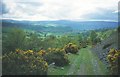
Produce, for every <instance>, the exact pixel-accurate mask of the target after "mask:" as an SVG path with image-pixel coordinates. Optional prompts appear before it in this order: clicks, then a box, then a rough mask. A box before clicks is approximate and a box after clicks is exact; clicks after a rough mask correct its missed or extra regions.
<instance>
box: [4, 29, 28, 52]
mask: <svg viewBox="0 0 120 77" xmlns="http://www.w3.org/2000/svg"><path fill="white" fill-rule="evenodd" d="M25 37H26V35H25V32H24V31H23V30H21V29H17V28H15V29H14V28H13V29H11V30H10V31H9V33H6V34H5V35H4V37H3V38H2V39H3V43H2V44H3V54H4V53H8V52H10V51H15V49H16V48H21V49H23V48H24V47H25Z"/></svg>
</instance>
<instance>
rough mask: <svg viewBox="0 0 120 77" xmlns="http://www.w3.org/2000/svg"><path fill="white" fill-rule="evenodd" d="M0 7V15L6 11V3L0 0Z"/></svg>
mask: <svg viewBox="0 0 120 77" xmlns="http://www.w3.org/2000/svg"><path fill="white" fill-rule="evenodd" d="M0 7H1V8H0V15H1V14H6V13H8V9H7V8H6V5H5V4H4V3H3V2H2V1H0Z"/></svg>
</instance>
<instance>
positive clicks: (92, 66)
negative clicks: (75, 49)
mask: <svg viewBox="0 0 120 77" xmlns="http://www.w3.org/2000/svg"><path fill="white" fill-rule="evenodd" d="M69 60H70V62H71V63H70V65H69V66H65V67H63V68H64V69H63V70H61V68H60V67H58V68H50V69H49V71H52V70H53V72H48V75H106V74H107V73H106V72H107V69H106V66H105V65H104V64H103V63H102V62H101V61H100V60H99V59H98V57H97V56H96V55H95V54H94V53H93V52H92V51H90V47H87V48H83V49H81V50H80V51H79V53H78V55H75V54H70V55H69Z"/></svg>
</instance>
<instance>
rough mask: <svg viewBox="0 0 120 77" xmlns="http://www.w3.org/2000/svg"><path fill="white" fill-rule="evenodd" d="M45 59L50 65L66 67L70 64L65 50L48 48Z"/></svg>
mask: <svg viewBox="0 0 120 77" xmlns="http://www.w3.org/2000/svg"><path fill="white" fill-rule="evenodd" d="M44 59H45V60H46V61H47V62H48V63H49V64H51V63H55V65H56V66H65V65H68V64H69V60H68V56H67V55H66V53H65V51H64V50H63V49H59V48H48V50H47V54H46V55H45V56H44Z"/></svg>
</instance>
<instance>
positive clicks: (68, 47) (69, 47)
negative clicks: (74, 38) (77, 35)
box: [64, 43, 78, 54]
mask: <svg viewBox="0 0 120 77" xmlns="http://www.w3.org/2000/svg"><path fill="white" fill-rule="evenodd" d="M64 50H65V52H66V53H74V54H76V53H77V52H78V47H77V45H75V44H73V43H69V44H67V45H65V47H64Z"/></svg>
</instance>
